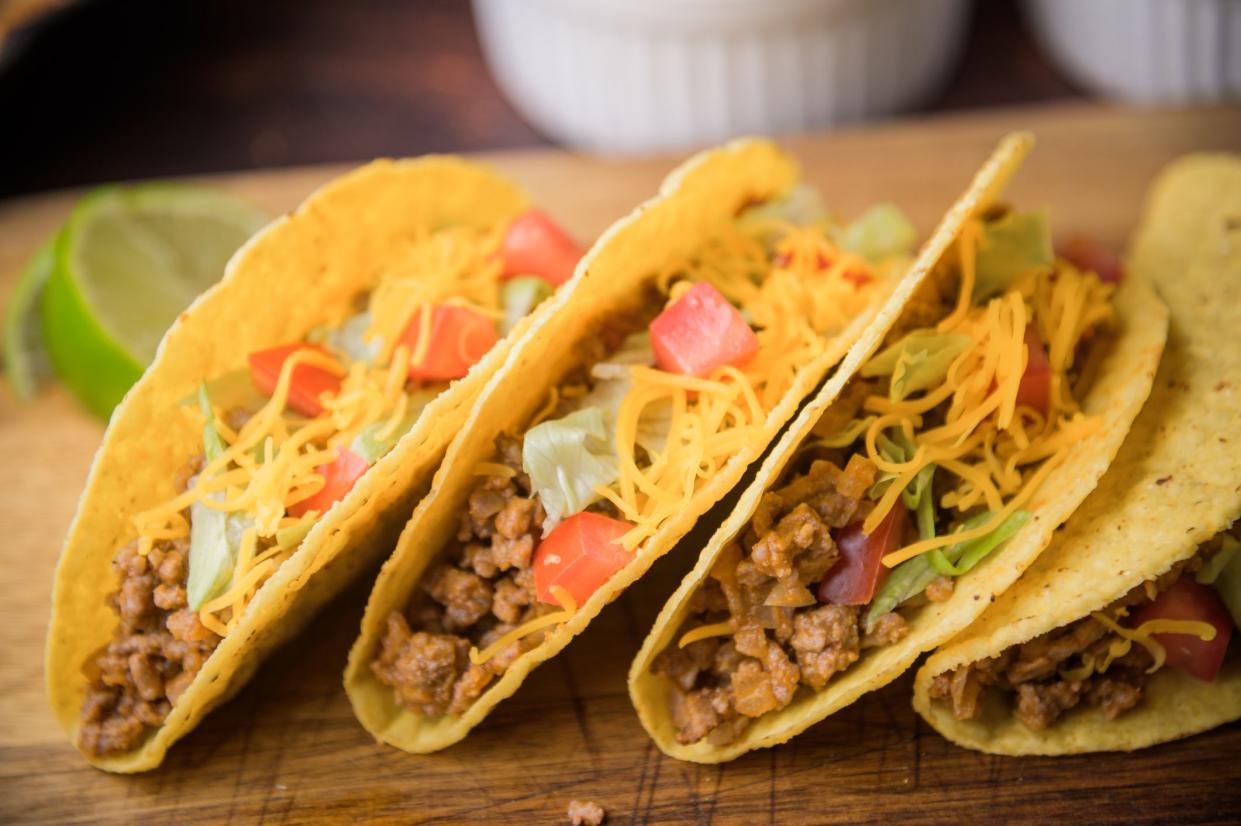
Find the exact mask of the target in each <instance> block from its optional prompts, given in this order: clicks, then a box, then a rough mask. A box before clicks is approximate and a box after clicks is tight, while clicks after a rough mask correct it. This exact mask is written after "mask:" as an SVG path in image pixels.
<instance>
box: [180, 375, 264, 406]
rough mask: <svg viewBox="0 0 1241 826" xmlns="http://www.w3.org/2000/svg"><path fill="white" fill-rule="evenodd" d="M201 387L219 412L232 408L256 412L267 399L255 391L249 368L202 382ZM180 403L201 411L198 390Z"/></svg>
mask: <svg viewBox="0 0 1241 826" xmlns="http://www.w3.org/2000/svg"><path fill="white" fill-rule="evenodd" d="M202 386H205V387H206V389H207V394H208V398H210V399H211V401H212V402H214V403H215V404H216V405H217V406H218V407H219V408H220V409H221V410H230V409H232V408H234V407H244V408H246V409H249V410H257V409H258V408H260V407H262V406H263V403H264V402H266V401H267V397H266V396H264V395H262V394H261V393H259V391H258V390H257V389H255V387H254V379H253V378H251V376H250V368H248V367H241V368H238V369H236V370H229V371H227V372H225V373H221V374H220V375H218V376H215V377H214V378H211V379H208V380H207V381H205V382H202V385H201V386H200V388H199V389H200V390H201V388H202ZM180 403H181V404H183V405H186V406H190V407H192V406H195V405H197V406H199V408H200V409H201V406H202V400H201V398H200V396H199V390H195V391H194V392H193V393H190V394H189V395H188V396H186V397H185V398H183V399H181V402H180Z"/></svg>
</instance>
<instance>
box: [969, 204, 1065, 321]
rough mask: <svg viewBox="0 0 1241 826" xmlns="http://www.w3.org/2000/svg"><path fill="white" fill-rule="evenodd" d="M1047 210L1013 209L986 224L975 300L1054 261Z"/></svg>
mask: <svg viewBox="0 0 1241 826" xmlns="http://www.w3.org/2000/svg"><path fill="white" fill-rule="evenodd" d="M1054 260H1055V259H1054V254H1053V252H1052V247H1051V230H1050V229H1048V226H1047V211H1046V210H1039V211H1038V212H1009V213H1008V214H1006V215H1004V216H1003V217H1002V218H997V219H996V220H994V221H989V222H987V223H986V224H984V225H983V238H982V243H981V244H980V245H979V247H978V256H977V258H976V264H975V279H974V295H973V298H974V300H975V301H982V300H984V299H987V298H990V297H991V296H993V295H998V294H1000V293H1002V292H1004V290H1006V289H1008V285H1009V284H1011V283H1012V282H1013V279H1015V278H1016V277H1017V276H1019V275H1021V274H1022V273H1025V272H1028V271H1030V270H1032V269H1040V268H1044V267H1050V266H1051V265H1052V263H1053V261H1054Z"/></svg>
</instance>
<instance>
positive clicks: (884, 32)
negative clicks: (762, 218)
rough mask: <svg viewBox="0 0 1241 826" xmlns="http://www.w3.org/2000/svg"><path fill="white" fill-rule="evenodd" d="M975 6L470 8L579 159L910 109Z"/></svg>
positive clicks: (760, 3)
mask: <svg viewBox="0 0 1241 826" xmlns="http://www.w3.org/2000/svg"><path fill="white" fill-rule="evenodd" d="M968 11H969V2H968V0H474V14H475V17H476V19H477V23H478V30H479V35H480V38H481V40H482V44H483V51H484V54H485V55H486V58H487V62H488V64H489V65H490V67H491V71H492V74H494V75H495V77H496V80H497V82H498V83H499V84H500V86H501V88H502V89H503V90H504V92H505V94H507V95H508V97H509V99H510V100H511V101H512V102H513V104H514V106H516V107H517V108H518V109H519V110H520V111H521V112H522V114H523V115H524V116H525V117H526V118H527V119H529V120H530V121H531V123H533V124H534V125H535V126H536V127H537V128H539V129H540V130H542V131H543V132H545V133H546V134H547V135H549V136H550V137H552V138H555V139H556V140H559V141H561V142H563V143H566V144H569V145H571V146H575V147H578V148H582V149H587V150H593V151H604V152H629V153H632V152H646V151H651V150H661V149H682V148H685V147H688V146H693V145H697V144H702V143H707V142H716V141H721V140H724V139H726V138H729V137H734V136H736V135H741V134H748V133H756V132H760V133H781V132H793V131H800V130H804V129H806V128H809V127H814V126H824V125H829V124H836V123H843V122H847V121H856V120H861V119H863V118H868V117H873V116H877V115H886V114H891V113H894V112H898V111H901V110H904V109H908V108H910V107H912V106H915V105H917V104H919V103H921V102H923V101H924V100H925V99H926V98H927V97H928V96H930V95H931V94H934V92H935V91H936V90H937V89H938V87H940V85H941V84H942V83H943V81H944V80H945V78H946V76H947V74H948V72H949V71H950V70H951V69H952V68H953V65H954V58H955V57H956V55H957V52H958V47H959V46H960V44H961V37H962V34H963V30H964V27H965V23H966V20H967V18H968Z"/></svg>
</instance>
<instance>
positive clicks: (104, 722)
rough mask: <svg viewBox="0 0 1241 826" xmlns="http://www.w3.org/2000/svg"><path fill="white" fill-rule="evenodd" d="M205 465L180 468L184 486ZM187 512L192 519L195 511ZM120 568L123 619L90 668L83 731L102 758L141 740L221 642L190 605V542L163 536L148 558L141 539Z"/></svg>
mask: <svg viewBox="0 0 1241 826" xmlns="http://www.w3.org/2000/svg"><path fill="white" fill-rule="evenodd" d="M201 464H202V457H201V456H199V457H195V458H194V459H192V460H191V461H190V462H188V463H187V464H186V465H185V467H183V468H182V469H181V470H180V471H178V473H177V475H176V477H175V478H174V480H173V481H174V484H175V486H176V489H177V490H178V491H184V490H185V489H186V487H187V486H188V484H189V482H190V479H191V478H192V477H193V475H194V474H196V473H197V472H198V470H199V468H200V466H201ZM184 516H185V518H186V519H187V520H188V519H189V512H188V511H187V512H186V513H185V514H184ZM112 569H113V571H114V572H115V573H116V577H117V580H118V582H117V590H116V592H115V593H113V594H111V595H109V597H108V605H109V607H111V608H112V610H113V611H115V612H116V613H117V615H118V617H119V618H120V622H119V624H118V625H117V628H116V631H115V633H114V634H113V637H112V641H111V642H110V643H108V645H107V647H106V648H104V650H103V651H101V652H100V653H99V654H98V655H97V656H96V657H95V659H94V661H93V662H92V663H91V664H90V665H88V666H87V673H88V674H89V675H90V676H91V685H90V688H88V689H87V691H86V698H85V700H83V702H82V713H81V721H82V727H81V731H80V732H79V734H78V738H79V742H80V744H81V747H82V749H83V750H85V751H86V752H88V753H90V754H94V755H99V756H102V755H108V754H119V753H121V752H126V751H130V750H132V749H134V748H137V747H138V746H139V745H141V744H142V742H143V741H144V740H145V739H146V737H147V735H148V734H149V733H150V731H151V729H153V728H155V727H156V726H159V725H160V724H161V723H163V721H164V718H165V717H167V716H168V712H169V710H171V708H172V705H173V703H175V702H176V701H177V698H178V697H180V696H181V694H182V693H183V692H184V691H185V689H186V688H188V687H189V684H190V682H192V681H193V679H194V675H195V674H197V673H198V671H199V669H201V668H202V666H203V663H204V662H206V661H207V657H209V656H210V655H211V652H212V651H214V650H215V647H216V646H217V645H218V644H219V642H220V637H218V636H217V635H215V634H214V633H212V632H211V631H209V630H207V628H206V627H205V626H204V625H203V624H202V623H201V622H200V621H199V619H198V614H197V612H195V611H191V610H190V609H189V608H188V607H187V606H186V602H185V583H186V578H187V577H188V576H189V540H187V539H175V540H161V541H158V542H156V543H155V544H154V546H153V547H152V548H151V551H150V553H148V554H147V555H146V556H143V555H142V554H140V553H138V541H137V540H134V541H133V542H131V543H129V544H128V545H125V546H124V547H122V548H121V550H120V551H118V552H117V555H116V558H115V559H113V560H112Z"/></svg>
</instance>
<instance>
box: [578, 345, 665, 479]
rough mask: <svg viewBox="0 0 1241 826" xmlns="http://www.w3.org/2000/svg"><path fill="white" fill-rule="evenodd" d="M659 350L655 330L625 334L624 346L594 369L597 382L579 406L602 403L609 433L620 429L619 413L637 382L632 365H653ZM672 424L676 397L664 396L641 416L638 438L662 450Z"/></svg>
mask: <svg viewBox="0 0 1241 826" xmlns="http://www.w3.org/2000/svg"><path fill="white" fill-rule="evenodd" d="M654 363H655V354H654V352H653V351H652V350H651V334H650V333H648V332H647V331H645V330H643V331H642V332H640V333H634V334H632V335H630V336H628V337H626V338H625V340H624V341H623V342H622V343H621V346H620V348H619V349H618V350H617V351H616V352H615V353H613V354H612V356H611V357H610V358H609V359H608V360H607V361H605V362H600V363H599V364H596V365H595V366H594V367H592V368H591V370H590V376H591V378H592V379H593V380H594V386H593V387H591V389H590V392H589V393H587V394H586V395H585V396H582V397H581V398H580V399H578V400H577V404H576V405H575V407H576V409H578V410H581V409H584V408H587V407H598V408H599V409H600V410H602V411H603V417H604V424H605V425H606V426H607V429H608V432H609V433H615V432H616V417H617V416H618V415H619V413H620V407H621V402H623V401H624V400H625V396H626V395H628V393H629V389H630V388H631V387H632V386H633V378H632V375H631V374H630V371H629V368H630V367H632V366H633V365H635V364H639V365H651V364H654ZM671 426H672V400H671V399H663V400H661V401H660V402H657V403H655V404H649V405H647V406H646V407H645V408H644V409H643V410H642V415H641V417H640V418H639V419H638V432H637V434H636V436H637V442H638V445H639V446H640V447H641V448H642V449H643V450H645V451H646V452H647V453H649V454H652V455H654V454H658V453H662V452H663V450H664V447H665V446H666V445H667V443H668V431H669V429H670V428H671Z"/></svg>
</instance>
